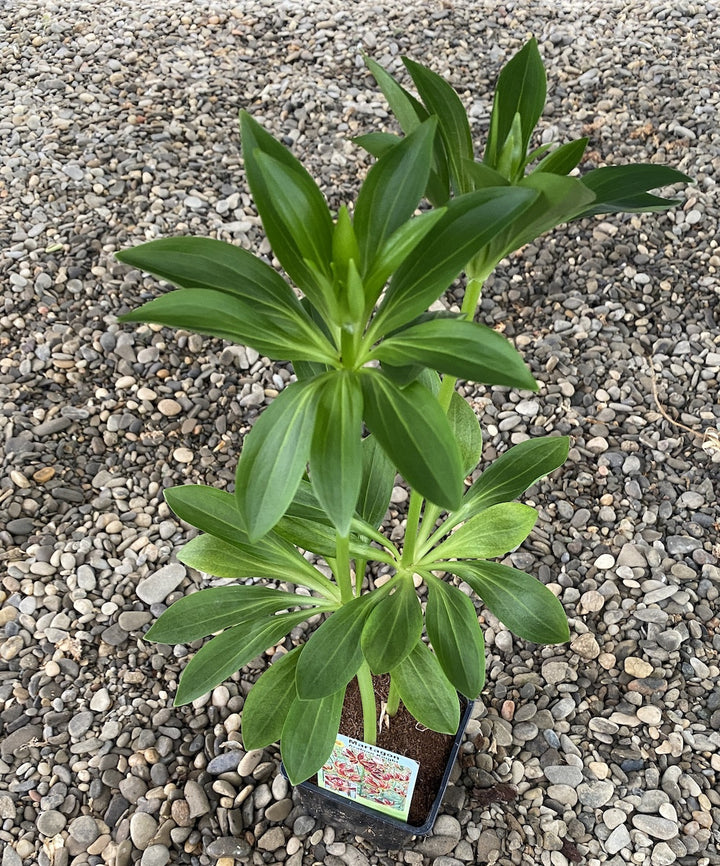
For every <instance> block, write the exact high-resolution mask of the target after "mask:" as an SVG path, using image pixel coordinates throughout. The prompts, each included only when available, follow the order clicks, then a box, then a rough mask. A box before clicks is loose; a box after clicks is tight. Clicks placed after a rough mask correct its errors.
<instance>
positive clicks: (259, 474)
mask: <svg viewBox="0 0 720 866" xmlns="http://www.w3.org/2000/svg"><path fill="white" fill-rule="evenodd" d="M328 375H332V374H328ZM322 381H323V380H322V379H312V380H310V381H308V382H296V383H294V384H292V385H288V387H287V388H285V389H284V390H283V391H281V392H280V394H278V396H277V397H276V398H275V399H274V400H273V402H272V403H271V404H270V405H269V406H268V407H267V409H265V411H264V412H263V413H262V415H260V417H259V418H258V420H257V421H256V422H255V425H254V426H253V428H252V430H251V431H250V432H249V433H248V435H247V436H246V437H245V441H244V443H243V450H242V454H241V455H240V460H239V462H238V467H237V475H236V480H235V489H236V495H237V497H238V502H239V504H240V510H241V512H242V513H243V514H244V515H245V521H246V524H247V534H248V536H249V538H250V540H251V541H255V540H257V539H259V538H261V537H262V536H263V535H265V533H266V532H269V531H270V530H271V529H272V528H273V526H274V525H275V524H276V523H277V522H278V520H280V518H281V517H282V516H283V514H284V513H285V509H286V508H287V507H288V505H289V504H290V502H291V501H292V498H293V496H294V495H295V491H296V490H297V487H298V485H299V483H300V479H301V478H302V475H303V472H304V471H305V466H306V464H307V460H308V457H309V455H310V446H311V442H312V435H313V429H314V426H315V413H316V409H317V395H318V388H319V385H318V383H320V382H322Z"/></svg>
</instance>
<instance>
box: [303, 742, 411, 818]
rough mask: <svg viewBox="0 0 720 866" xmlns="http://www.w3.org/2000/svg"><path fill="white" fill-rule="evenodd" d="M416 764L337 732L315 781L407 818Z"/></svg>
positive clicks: (344, 794) (353, 798)
mask: <svg viewBox="0 0 720 866" xmlns="http://www.w3.org/2000/svg"><path fill="white" fill-rule="evenodd" d="M419 766H420V765H419V764H418V762H417V761H413V760H412V759H411V758H405V757H403V756H402V755H396V754H395V753H394V752H387V751H385V749H380V748H378V747H377V746H370V745H368V744H367V743H363V742H361V741H360V740H353V739H351V738H350V737H344V736H343V735H342V734H338V736H337V739H336V740H335V748H334V749H333V751H332V754H331V755H330V757H329V758H328V760H327V762H326V764H325V766H324V767H323V768H322V769H321V770H320V772H319V773H318V785H319V787H321V788H325V789H326V790H327V791H333V792H334V793H335V794H339V795H340V796H341V797H347V798H348V799H349V800H355V801H356V802H358V803H362V804H363V805H364V806H368V807H369V808H370V809H375V810H376V811H378V812H383V813H385V814H386V815H391V816H392V817H393V818H398V819H400V820H401V821H407V817H408V812H409V811H410V801H411V800H412V795H413V791H414V790H415V780H416V779H417V773H418V768H419Z"/></svg>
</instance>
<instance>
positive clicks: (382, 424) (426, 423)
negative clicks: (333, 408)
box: [362, 368, 464, 509]
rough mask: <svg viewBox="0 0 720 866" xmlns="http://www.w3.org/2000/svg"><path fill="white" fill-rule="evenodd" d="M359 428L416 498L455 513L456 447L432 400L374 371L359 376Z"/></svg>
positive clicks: (459, 479) (459, 482)
mask: <svg viewBox="0 0 720 866" xmlns="http://www.w3.org/2000/svg"><path fill="white" fill-rule="evenodd" d="M362 387H363V396H364V398H365V423H366V424H367V426H368V427H369V429H370V430H371V431H372V433H374V434H375V437H376V438H377V440H378V443H379V444H380V445H381V447H382V448H383V450H384V451H385V453H386V454H387V455H388V457H389V458H390V460H391V461H392V462H393V463H394V464H395V466H397V468H398V470H399V472H400V473H401V474H402V475H403V477H404V478H405V479H406V480H407V481H408V483H409V484H410V486H411V487H413V488H415V489H416V490H417V491H418V492H419V493H420V494H421V495H422V496H424V497H425V498H426V499H429V500H430V501H431V502H434V503H435V504H436V505H440V506H441V507H443V508H449V509H453V508H457V507H458V505H459V504H460V498H461V496H462V489H463V477H464V476H463V472H462V463H461V460H460V452H459V450H458V446H457V444H456V442H455V440H454V439H453V435H452V430H451V429H450V424H449V422H448V420H447V417H446V415H445V413H444V412H443V410H442V409H441V408H440V404H439V403H438V402H437V400H436V399H435V397H433V395H432V394H431V393H430V392H429V391H428V390H427V388H424V387H423V386H422V385H420V383H419V382H412V383H411V384H410V385H408V386H407V387H406V388H404V389H400V388H398V387H397V386H396V385H394V384H393V383H392V382H391V381H390V380H389V379H388V378H387V376H384V375H383V374H382V373H379V372H378V371H376V370H371V369H369V368H365V369H364V370H363V371H362Z"/></svg>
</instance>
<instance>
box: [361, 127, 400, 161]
mask: <svg viewBox="0 0 720 866" xmlns="http://www.w3.org/2000/svg"><path fill="white" fill-rule="evenodd" d="M352 141H353V143H354V144H358V145H360V147H362V148H363V149H364V150H366V151H367V152H368V153H369V154H370V155H371V156H374V157H375V158H376V159H379V158H380V157H381V156H382V155H383V154H384V153H387V152H388V151H389V150H390V148H392V147H395V145H396V144H399V143H400V142H401V141H402V136H401V135H394V134H393V133H392V132H368V133H367V134H366V135H356V136H355V137H354V138H353V139H352Z"/></svg>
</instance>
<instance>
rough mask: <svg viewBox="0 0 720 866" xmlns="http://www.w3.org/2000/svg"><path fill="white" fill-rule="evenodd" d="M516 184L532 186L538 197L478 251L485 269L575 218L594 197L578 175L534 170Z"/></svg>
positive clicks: (478, 263)
mask: <svg viewBox="0 0 720 866" xmlns="http://www.w3.org/2000/svg"><path fill="white" fill-rule="evenodd" d="M515 188H519V189H528V190H530V189H532V190H534V191H535V192H536V195H537V198H536V199H535V201H534V202H533V203H532V205H531V206H530V207H529V208H527V210H525V211H524V212H523V213H522V214H520V215H519V217H518V218H517V219H516V220H514V221H513V222H512V223H511V224H510V225H508V226H507V227H506V228H505V229H504V231H502V232H499V233H498V234H497V235H496V236H495V237H494V238H492V240H491V241H490V243H489V244H488V245H487V247H486V248H485V249H484V250H482V251H481V252H480V253H479V254H478V256H477V258H476V266H477V267H479V268H480V269H481V271H483V272H484V273H490V272H491V271H492V269H493V268H494V267H495V265H496V264H497V263H498V262H499V261H500V260H501V259H503V258H504V257H505V256H507V255H509V254H510V253H511V252H514V251H515V250H517V249H520V247H521V246H523V245H524V244H527V243H530V242H531V241H533V240H535V238H537V237H539V236H540V235H541V234H543V233H544V232H546V231H549V230H550V229H552V228H554V227H555V226H557V225H560V224H561V223H564V222H569V221H570V220H572V219H575V217H576V216H577V215H578V214H579V213H581V212H582V211H583V209H584V208H585V207H587V205H588V204H589V203H590V202H592V201H593V199H592V198H591V196H592V195H593V192H592V190H589V189H588V188H587V187H586V186H585V185H584V184H583V183H581V181H580V180H579V179H578V178H576V177H560V176H559V175H556V174H548V173H545V172H534V173H533V174H530V175H528V176H527V177H524V178H523V179H522V180H521V181H520V183H519V186H518V187H515Z"/></svg>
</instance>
